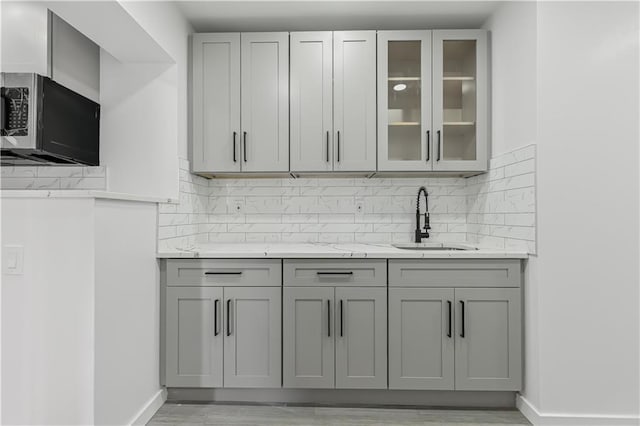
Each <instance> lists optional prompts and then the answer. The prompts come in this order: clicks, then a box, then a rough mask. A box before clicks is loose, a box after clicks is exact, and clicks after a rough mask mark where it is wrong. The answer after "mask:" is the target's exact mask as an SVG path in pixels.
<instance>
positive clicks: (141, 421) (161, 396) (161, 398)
mask: <svg viewBox="0 0 640 426" xmlns="http://www.w3.org/2000/svg"><path fill="white" fill-rule="evenodd" d="M166 400H167V389H166V388H162V389H160V390H159V391H158V392H156V394H155V395H153V396H152V397H151V399H149V401H147V403H146V404H144V406H143V407H142V408H141V409H140V411H138V413H137V414H136V415H135V416H133V419H132V420H131V421H130V422H129V424H130V425H132V426H138V425H140V426H144V425H146V424H147V423H148V422H149V420H151V417H153V415H154V414H155V413H156V411H158V410H159V409H160V407H162V404H164V402H165V401H166Z"/></svg>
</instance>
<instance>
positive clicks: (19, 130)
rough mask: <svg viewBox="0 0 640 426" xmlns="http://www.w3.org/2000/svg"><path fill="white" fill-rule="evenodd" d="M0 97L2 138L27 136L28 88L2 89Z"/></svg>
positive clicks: (0, 130)
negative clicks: (0, 97) (0, 96)
mask: <svg viewBox="0 0 640 426" xmlns="http://www.w3.org/2000/svg"><path fill="white" fill-rule="evenodd" d="M0 94H1V95H2V127H1V129H0V132H1V133H0V134H1V135H2V136H28V134H29V133H28V127H29V88H27V87H3V88H2V91H1V92H0Z"/></svg>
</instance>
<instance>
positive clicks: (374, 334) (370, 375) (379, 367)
mask: <svg viewBox="0 0 640 426" xmlns="http://www.w3.org/2000/svg"><path fill="white" fill-rule="evenodd" d="M335 291H336V293H335V300H336V307H335V310H336V314H335V317H336V321H335V324H336V325H335V331H336V333H335V334H336V388H347V389H353V388H373V389H386V387H387V290H386V288H379V287H337V288H336V290H335Z"/></svg>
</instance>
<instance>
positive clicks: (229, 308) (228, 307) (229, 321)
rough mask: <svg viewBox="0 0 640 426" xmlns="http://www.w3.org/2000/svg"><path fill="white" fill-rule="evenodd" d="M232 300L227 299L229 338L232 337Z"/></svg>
mask: <svg viewBox="0 0 640 426" xmlns="http://www.w3.org/2000/svg"><path fill="white" fill-rule="evenodd" d="M229 312H231V299H227V336H231V315H230V314H229Z"/></svg>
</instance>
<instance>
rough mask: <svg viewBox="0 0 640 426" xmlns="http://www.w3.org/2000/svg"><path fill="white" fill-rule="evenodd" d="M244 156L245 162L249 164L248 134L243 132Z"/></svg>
mask: <svg viewBox="0 0 640 426" xmlns="http://www.w3.org/2000/svg"><path fill="white" fill-rule="evenodd" d="M242 155H243V157H244V162H245V163H246V162H247V132H243V134H242Z"/></svg>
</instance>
